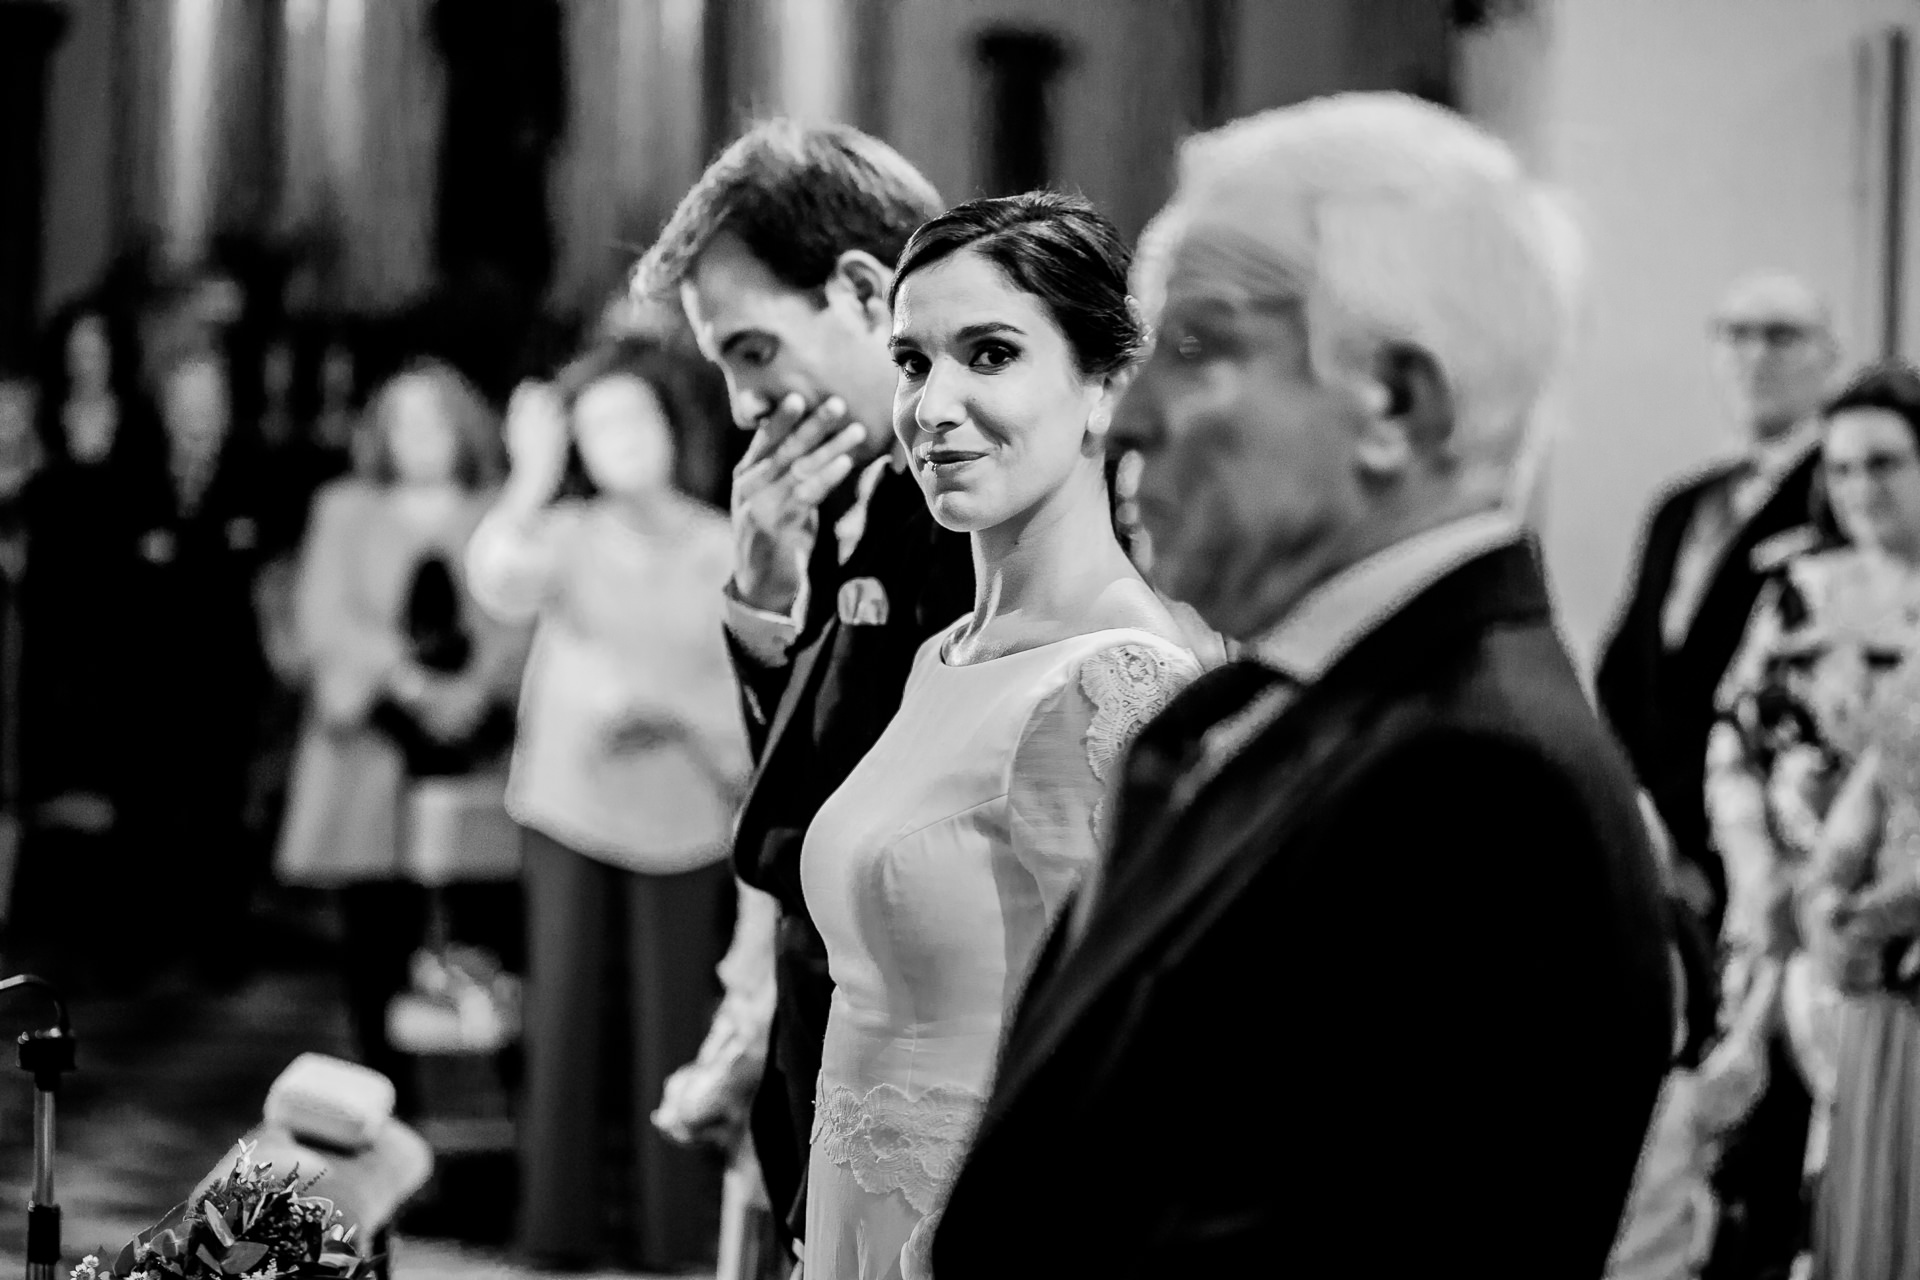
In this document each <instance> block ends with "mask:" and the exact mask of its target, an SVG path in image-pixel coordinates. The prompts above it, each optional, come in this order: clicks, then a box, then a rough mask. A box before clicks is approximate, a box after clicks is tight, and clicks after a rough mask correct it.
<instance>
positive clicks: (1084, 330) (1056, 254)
mask: <svg viewBox="0 0 1920 1280" xmlns="http://www.w3.org/2000/svg"><path fill="white" fill-rule="evenodd" d="M962 249H970V250H972V251H973V252H974V253H977V254H979V255H980V256H981V257H983V258H985V259H986V260H987V261H988V262H991V263H992V264H993V265H994V266H996V267H998V268H1000V270H1001V271H1002V272H1004V273H1005V274H1006V277H1007V279H1008V280H1010V281H1012V283H1013V285H1014V287H1015V288H1017V289H1019V290H1021V291H1022V292H1024V293H1029V294H1032V295H1033V296H1034V297H1035V298H1038V299H1039V300H1040V302H1041V304H1042V305H1043V306H1045V307H1046V309H1047V314H1048V315H1050V316H1052V317H1053V322H1054V323H1055V324H1056V325H1058V326H1059V327H1060V332H1061V333H1062V334H1064V335H1065V336H1066V339H1067V346H1068V348H1069V349H1070V350H1071V351H1072V352H1073V360H1074V365H1075V367H1076V368H1078V369H1079V371H1080V374H1081V376H1083V377H1099V376H1102V375H1105V374H1111V373H1118V372H1120V371H1121V370H1122V369H1125V368H1126V367H1127V366H1129V365H1131V364H1132V363H1133V362H1134V361H1136V360H1138V359H1139V358H1140V354H1141V351H1142V349H1143V348H1144V347H1145V346H1146V339H1147V334H1146V326H1145V325H1144V324H1143V323H1142V322H1141V319H1140V312H1139V309H1138V308H1137V307H1135V306H1134V303H1133V299H1132V298H1130V297H1129V296H1128V295H1127V269H1128V267H1129V266H1130V265H1131V263H1132V260H1133V255H1132V253H1131V252H1130V251H1129V250H1128V248H1127V245H1126V242H1125V241H1124V240H1122V239H1121V238H1120V233H1119V231H1117V230H1116V229H1115V228H1114V225H1113V224H1112V223H1111V222H1109V221H1107V219H1106V218H1105V217H1103V216H1102V215H1101V214H1100V212H1099V211H1098V210H1097V209H1095V208H1094V207H1093V206H1092V205H1091V204H1089V203H1087V202H1086V201H1085V200H1083V199H1081V198H1080V197H1078V196H1068V195H1061V194H1060V193H1058V192H1055V191H1029V192H1026V193H1025V194H1023V195H1017V196H994V197H992V198H989V199H984V200H969V201H967V202H966V203H965V204H961V205H955V206H954V207H953V208H951V209H949V210H947V211H946V212H945V213H943V214H941V215H940V216H939V217H937V218H935V219H933V220H932V221H931V222H927V223H923V224H922V225H921V227H920V229H919V230H917V231H915V232H914V233H913V236H912V237H911V238H910V239H909V240H908V241H907V247H906V248H905V249H902V250H901V251H900V261H899V262H898V263H896V264H895V266H894V270H893V287H892V289H891V291H890V292H889V294H888V301H889V302H890V303H892V302H897V301H898V300H899V295H900V284H901V282H902V281H904V280H905V279H906V278H907V277H908V276H910V275H912V274H913V273H914V272H915V271H918V270H920V269H921V268H922V267H930V266H932V265H933V264H934V263H936V262H939V261H941V260H942V259H945V258H948V257H951V256H952V255H953V254H956V253H958V252H959V251H960V250H962ZM1119 462H1120V459H1119V457H1118V455H1114V454H1109V455H1108V456H1107V460H1106V475H1107V495H1108V500H1109V502H1111V503H1114V504H1115V506H1114V511H1115V518H1114V532H1115V533H1116V534H1117V535H1119V538H1120V541H1121V544H1122V545H1123V546H1124V545H1128V544H1129V543H1130V542H1131V538H1130V536H1129V533H1130V531H1129V530H1128V529H1127V528H1126V527H1125V525H1124V524H1123V522H1122V521H1121V519H1120V518H1119V506H1118V499H1119V497H1120V495H1119V493H1118V488H1117V485H1116V483H1115V481H1116V478H1117V473H1118V468H1119Z"/></svg>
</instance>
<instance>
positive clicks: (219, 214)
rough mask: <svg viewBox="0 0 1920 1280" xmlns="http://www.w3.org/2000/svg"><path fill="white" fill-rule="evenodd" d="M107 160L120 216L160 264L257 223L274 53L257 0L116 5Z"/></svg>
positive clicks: (264, 8)
mask: <svg viewBox="0 0 1920 1280" xmlns="http://www.w3.org/2000/svg"><path fill="white" fill-rule="evenodd" d="M119 12H120V23H121V30H120V33H119V35H120V53H119V60H120V67H121V74H122V75H123V76H124V78H125V83H124V84H122V85H121V86H120V87H119V93H120V95H121V103H122V111H121V120H120V122H119V136H120V146H119V148H118V160H117V166H116V167H121V166H124V167H125V170H126V172H125V173H123V174H120V175H117V178H116V180H117V181H122V182H125V183H126V184H127V189H126V191H125V197H126V202H127V205H128V208H127V211H126V216H127V220H128V222H129V223H130V224H131V227H130V228H129V229H130V230H132V231H133V232H135V234H137V235H144V236H148V237H151V238H152V239H153V241H154V242H155V245H156V247H157V248H158V249H159V251H160V254H161V258H162V261H163V263H164V265H166V266H170V267H174V268H190V267H193V266H196V265H198V264H200V263H201V262H203V261H204V260H205V258H206V256H207V253H208V250H209V249H210V248H211V247H212V245H213V242H214V240H215V238H216V237H217V236H220V235H221V234H223V233H238V234H242V235H248V234H256V233H258V232H260V231H262V230H264V229H265V224H266V218H267V216H268V214H269V212H270V209H271V205H272V187H273V180H272V166H273V153H274V146H273V142H274V139H273V136H272V132H271V121H272V119H273V115H272V111H271V110H270V104H271V101H272V96H273V92H274V70H273V67H274V62H275V60H276V57H277V45H276V34H277V33H276V31H275V24H274V22H273V11H272V6H269V5H264V4H261V3H260V0H145V2H143V3H137V4H126V5H123V6H122V7H121V9H120V11H119Z"/></svg>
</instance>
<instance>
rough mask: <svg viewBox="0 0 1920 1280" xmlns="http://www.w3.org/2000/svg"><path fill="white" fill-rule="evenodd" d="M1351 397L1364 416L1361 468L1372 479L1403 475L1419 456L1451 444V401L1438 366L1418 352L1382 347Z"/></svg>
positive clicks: (1397, 345) (1434, 452) (1442, 450)
mask: <svg viewBox="0 0 1920 1280" xmlns="http://www.w3.org/2000/svg"><path fill="white" fill-rule="evenodd" d="M1355 394H1356V395H1357V396H1358V397H1359V399H1360V403H1361V405H1362V406H1363V408H1364V409H1365V411H1366V417H1367V425H1366V427H1365V429H1364V430H1363V431H1362V432H1361V434H1360V445H1359V458H1360V465H1361V466H1362V467H1364V468H1366V469H1367V470H1368V471H1370V472H1372V473H1374V474H1375V475H1379V476H1390V475H1396V474H1399V473H1402V472H1404V471H1406V470H1407V469H1408V468H1409V467H1410V466H1411V465H1412V464H1413V461H1414V459H1415V457H1416V456H1417V455H1420V454H1428V455H1430V456H1437V455H1438V454H1440V453H1442V452H1444V451H1445V450H1446V449H1447V447H1448V445H1449V443H1450V442H1451V440H1452V436H1453V397H1452V395H1451V394H1450V393H1449V392H1448V390H1447V380H1446V377H1445V375H1444V374H1442V373H1441V372H1440V366H1439V365H1438V363H1436V362H1435V360H1434V358H1433V357H1432V356H1431V355H1430V354H1428V353H1427V352H1426V351H1425V350H1424V349H1422V348H1420V347H1416V346H1410V345H1399V344H1396V345H1392V346H1388V347H1385V348H1383V349H1382V350H1381V351H1380V353H1379V355H1378V356H1377V357H1376V358H1375V360H1374V367H1373V373H1372V376H1371V377H1368V378H1365V379H1363V380H1361V381H1360V383H1359V384H1358V386H1357V388H1356V391H1355Z"/></svg>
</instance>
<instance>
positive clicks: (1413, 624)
mask: <svg viewBox="0 0 1920 1280" xmlns="http://www.w3.org/2000/svg"><path fill="white" fill-rule="evenodd" d="M1549 617H1550V613H1549V608H1548V602H1547V594H1546V586H1545V583H1544V582H1543V580H1542V579H1541V576H1540V570H1539V566H1538V564H1537V562H1536V560H1535V558H1534V554H1533V551H1532V548H1531V547H1530V546H1529V545H1527V544H1510V545H1507V546H1504V547H1500V548H1496V549H1494V550H1492V551H1488V552H1485V553H1483V554H1481V555H1479V556H1476V557H1474V558H1473V559H1471V560H1469V561H1468V562H1467V563H1465V564H1463V565H1461V566H1459V567H1458V568H1456V569H1454V570H1453V571H1452V572H1451V573H1448V574H1446V575H1444V576H1443V577H1441V578H1440V579H1439V580H1438V581H1436V582H1434V583H1433V584H1432V585H1431V586H1429V587H1428V588H1427V589H1426V590H1424V591H1422V592H1421V593H1420V594H1419V595H1417V596H1416V597H1415V598H1414V599H1413V600H1411V601H1409V602H1408V603H1407V605H1406V606H1405V607H1404V608H1403V609H1401V610H1400V611H1399V612H1398V613H1396V614H1394V615H1393V616H1392V617H1390V618H1388V619H1386V620H1384V621H1383V622H1382V623H1381V624H1380V625H1379V626H1378V627H1377V628H1376V629H1374V630H1373V631H1371V632H1370V633H1368V634H1367V635H1366V636H1365V637H1364V638H1363V639H1361V640H1360V641H1359V642H1358V643H1357V644H1355V645H1354V647H1353V648H1352V649H1351V650H1350V651H1349V652H1348V653H1347V654H1346V655H1344V656H1343V657H1341V658H1340V659H1338V660H1337V661H1336V662H1334V664H1333V666H1332V667H1331V668H1330V669H1329V670H1328V672H1327V674H1326V675H1325V677H1324V678H1323V679H1321V680H1319V681H1317V682H1315V683H1314V684H1312V685H1310V686H1308V687H1307V688H1306V689H1305V690H1303V691H1302V693H1301V695H1300V697H1299V698H1298V700H1297V701H1295V702H1294V703H1293V704H1292V705H1291V706H1290V707H1288V708H1287V709H1286V710H1285V711H1284V712H1282V713H1281V714H1280V715H1278V716H1277V717H1276V718H1275V719H1273V720H1272V721H1271V722H1270V723H1269V724H1267V725H1266V727H1265V728H1264V729H1262V730H1260V731H1258V732H1257V733H1255V734H1254V735H1253V736H1252V737H1251V739H1250V740H1249V741H1248V743H1247V745H1246V746H1245V748H1244V749H1243V750H1241V751H1240V752H1239V753H1238V754H1237V755H1235V756H1234V757H1233V758H1232V759H1229V760H1226V761H1224V762H1221V763H1220V764H1219V765H1218V766H1217V768H1216V769H1215V771H1214V772H1213V774H1212V776H1210V777H1208V778H1205V779H1204V780H1202V781H1201V782H1200V784H1199V785H1198V786H1194V785H1191V784H1192V782H1193V779H1192V778H1191V776H1189V775H1190V773H1191V771H1192V770H1193V769H1195V768H1196V767H1198V766H1199V764H1200V762H1199V760H1198V759H1197V758H1196V754H1195V749H1194V748H1195V745H1196V742H1197V739H1198V737H1199V735H1200V734H1201V733H1203V732H1204V728H1205V727H1206V725H1207V724H1208V723H1210V722H1211V717H1213V716H1214V715H1215V714H1216V713H1220V712H1222V711H1223V709H1224V710H1228V711H1230V710H1231V709H1232V708H1233V707H1234V706H1235V705H1236V702H1235V699H1236V698H1238V699H1244V698H1246V697H1248V696H1254V695H1257V693H1258V691H1259V690H1260V689H1261V688H1262V687H1264V686H1263V681H1262V678H1261V676H1260V674H1259V668H1258V667H1256V666H1255V665H1254V664H1251V663H1235V664H1230V665H1228V666H1227V667H1223V668H1220V669H1218V670H1217V671H1215V672H1211V673H1209V674H1208V675H1207V676H1204V677H1202V678H1201V679H1200V680H1199V681H1196V682H1195V683H1194V684H1193V685H1192V686H1190V687H1189V688H1188V689H1187V690H1186V691H1185V692H1183V693H1182V694H1181V696H1180V697H1178V698H1176V699H1175V700H1174V702H1173V703H1172V704H1171V705H1170V706H1169V707H1168V708H1167V710H1166V711H1165V712H1164V713H1162V715H1161V716H1159V717H1158V718H1156V719H1155V720H1154V721H1153V722H1152V723H1151V724H1149V725H1148V726H1147V728H1146V730H1145V731H1144V732H1143V733H1142V734H1141V735H1140V738H1139V741H1138V743H1137V744H1136V746H1135V747H1134V749H1133V751H1132V752H1131V753H1130V754H1129V757H1128V762H1127V775H1126V781H1125V785H1124V790H1123V792H1122V795H1121V797H1120V804H1121V809H1120V812H1119V815H1118V817H1119V821H1118V823H1117V824H1116V825H1117V829H1119V830H1121V831H1132V832H1135V833H1137V840H1136V841H1135V842H1134V843H1135V844H1136V845H1137V847H1136V848H1134V849H1133V850H1131V851H1127V852H1126V856H1124V857H1117V856H1116V858H1115V862H1116V865H1115V866H1114V867H1113V870H1112V878H1111V880H1110V882H1109V892H1108V893H1107V894H1106V895H1105V899H1106V900H1105V901H1104V902H1102V903H1100V904H1098V905H1097V907H1096V910H1095V912H1094V915H1093V918H1092V920H1091V921H1090V922H1089V925H1088V929H1087V932H1086V936H1085V937H1084V938H1082V939H1081V940H1080V941H1079V943H1078V944H1077V945H1076V947H1075V948H1074V950H1073V951H1072V952H1071V953H1069V954H1068V955H1067V956H1066V958H1065V959H1064V961H1063V962H1062V963H1061V965H1060V966H1059V967H1058V969H1057V970H1056V971H1055V972H1054V973H1053V974H1051V975H1050V977H1049V979H1048V980H1046V981H1044V982H1042V983H1039V984H1036V988H1035V990H1034V991H1033V993H1032V1003H1031V1007H1029V1008H1026V1009H1023V1011H1022V1014H1021V1023H1022V1030H1023V1034H1022V1035H1021V1036H1020V1037H1019V1038H1018V1040H1017V1041H1016V1043H1017V1044H1018V1046H1019V1052H1018V1054H1017V1055H1010V1056H1009V1058H1008V1060H1007V1062H1006V1063H1004V1064H1003V1067H1002V1070H1003V1073H1004V1075H1005V1079H1004V1081H1003V1087H1004V1088H1005V1089H1006V1091H1007V1096H1012V1094H1013V1093H1014V1092H1015V1091H1017V1090H1018V1088H1019V1087H1020V1085H1021V1084H1022V1083H1023V1081H1024V1079H1025V1078H1026V1077H1027V1076H1028V1075H1029V1074H1030V1073H1031V1072H1033V1071H1034V1070H1036V1069H1038V1067H1039V1066H1040V1064H1041V1063H1043V1062H1044V1061H1045V1060H1046V1059H1047V1058H1048V1057H1049V1056H1051V1054H1052V1053H1053V1052H1054V1050H1055V1049H1056V1048H1057V1047H1058V1046H1059V1044H1060V1042H1061V1041H1062V1040H1063V1039H1064V1038H1065V1037H1066V1036H1067V1034H1068V1033H1069V1032H1070V1031H1071V1030H1072V1028H1073V1026H1074V1025H1075V1023H1076V1022H1077V1021H1078V1019H1079V1018H1080V1017H1081V1016H1082V1015H1083V1014H1084V1013H1085V1012H1086V1010H1087V1008H1088V1007H1089V1006H1090V1005H1091V1004H1092V1003H1093V1002H1094V1001H1096V1000H1098V999H1099V998H1100V997H1101V996H1102V995H1103V994H1104V993H1105V992H1106V991H1107V990H1109V989H1110V988H1111V987H1112V986H1114V985H1115V984H1116V983H1117V982H1118V981H1120V980H1121V979H1122V978H1123V977H1124V976H1125V975H1126V974H1127V973H1129V972H1130V971H1132V970H1133V969H1134V968H1135V967H1136V966H1137V964H1138V962H1139V961H1140V959H1141V958H1142V957H1143V956H1144V955H1145V954H1146V953H1147V952H1148V951H1149V950H1151V949H1152V948H1153V947H1154V946H1155V945H1156V943H1158V942H1159V940H1160V939H1161V938H1162V937H1164V936H1165V934H1166V933H1167V932H1168V930H1169V929H1171V928H1173V927H1175V926H1176V925H1178V924H1179V923H1180V922H1181V921H1183V920H1187V919H1189V918H1190V917H1192V916H1193V915H1194V914H1195V913H1197V912H1202V911H1205V910H1207V909H1208V908H1209V907H1211V906H1218V905H1219V904H1221V903H1223V902H1226V901H1230V900H1231V899H1232V898H1233V897H1234V896H1236V895H1237V893H1238V892H1239V890H1240V889H1241V888H1243V887H1244V886H1245V884H1246V883H1248V882H1250V881H1251V880H1252V879H1253V878H1254V877H1255V876H1256V875H1258V874H1259V873H1260V872H1261V871H1262V870H1263V869H1264V868H1265V867H1266V866H1267V864H1268V863H1269V862H1271V861H1272V860H1274V859H1275V858H1279V857H1282V856H1284V850H1285V848H1286V844H1287V840H1286V837H1287V834H1288V833H1289V832H1290V831H1291V830H1292V829H1293V827H1294V825H1295V824H1297V823H1298V822H1299V821H1300V820H1302V819H1303V818H1304V817H1306V816H1308V815H1309V814H1310V811H1311V808H1312V797H1313V796H1315V795H1323V794H1325V793H1326V792H1327V791H1328V790H1329V789H1330V787H1331V784H1334V783H1336V782H1337V781H1338V780H1339V778H1340V777H1341V776H1343V775H1344V774H1345V773H1346V772H1347V771H1348V770H1349V769H1351V768H1352V767H1353V766H1354V765H1355V764H1357V763H1359V762H1360V761H1362V760H1364V759H1365V756H1366V752H1367V748H1368V747H1369V746H1370V745H1371V744H1372V743H1373V742H1375V741H1377V737H1376V735H1374V734H1372V733H1369V732H1367V731H1366V729H1367V726H1369V725H1372V724H1374V723H1376V722H1377V720H1378V718H1379V716H1380V715H1381V714H1383V713H1384V712H1385V711H1387V710H1388V708H1389V707H1390V704H1391V703H1393V702H1394V701H1396V700H1398V699H1400V698H1402V697H1403V696H1404V691H1405V690H1407V688H1408V686H1409V684H1410V683H1411V678H1412V677H1414V676H1416V675H1417V674H1419V673H1420V672H1421V671H1423V670H1425V669H1427V668H1428V667H1429V666H1430V664H1432V663H1434V662H1436V661H1444V660H1446V658H1447V657H1448V656H1449V655H1451V654H1455V653H1458V652H1459V651H1460V650H1461V648H1462V646H1463V645H1467V644H1471V643H1472V642H1473V640H1474V637H1475V636H1477V635H1478V634H1481V633H1484V632H1485V631H1486V630H1487V629H1488V628H1490V627H1492V626H1495V625H1506V624H1529V623H1531V624H1542V623H1545V622H1547V621H1548V619H1549ZM1272 679H1273V677H1272V676H1271V674H1268V675H1266V676H1265V677H1264V683H1265V684H1271V681H1272ZM1254 768H1258V770H1259V776H1260V779H1261V780H1262V785H1260V786H1258V787H1255V788H1253V789H1252V790H1251V791H1249V792H1248V802H1247V803H1246V804H1244V805H1242V806H1240V807H1238V808H1236V809H1233V810H1230V811H1215V809H1214V808H1213V807H1212V806H1209V805H1208V804H1207V803H1206V801H1207V800H1208V799H1209V798H1210V797H1211V796H1213V795H1215V794H1217V793H1218V791H1219V789H1220V787H1221V786H1222V785H1223V784H1224V782H1225V781H1227V780H1231V779H1234V778H1238V777H1242V776H1243V775H1245V774H1246V773H1247V772H1248V770H1250V769H1254ZM1183 797H1185V798H1184V799H1183ZM1156 807H1160V808H1161V809H1162V811H1159V812H1155V811H1154V810H1155V809H1156ZM1142 810H1145V812H1142ZM1201 827H1210V829H1209V830H1208V831H1207V837H1206V838H1205V839H1203V840H1191V842H1190V843H1188V841H1189V840H1190V838H1191V835H1192V833H1193V832H1194V830H1195V829H1196V828H1201ZM1176 841H1179V842H1182V845H1183V847H1182V849H1181V851H1180V853H1179V856H1177V857H1169V856H1166V855H1165V853H1164V851H1165V850H1166V848H1167V846H1168V845H1170V844H1173V843H1175V842H1176ZM1121 852H1123V851H1122V850H1119V849H1117V848H1116V850H1115V854H1116V855H1118V854H1120V853H1121ZM1115 902H1125V903H1126V904H1127V912H1126V914H1125V915H1124V916H1122V915H1121V914H1120V913H1118V912H1116V911H1115V910H1114V903H1115Z"/></svg>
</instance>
